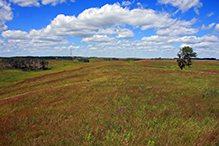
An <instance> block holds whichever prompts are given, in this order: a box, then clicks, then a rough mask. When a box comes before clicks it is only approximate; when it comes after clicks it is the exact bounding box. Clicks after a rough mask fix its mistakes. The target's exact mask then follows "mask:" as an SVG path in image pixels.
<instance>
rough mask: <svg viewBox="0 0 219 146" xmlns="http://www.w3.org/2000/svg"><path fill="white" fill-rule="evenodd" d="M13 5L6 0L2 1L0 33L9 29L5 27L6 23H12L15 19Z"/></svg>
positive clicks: (0, 2)
mask: <svg viewBox="0 0 219 146" xmlns="http://www.w3.org/2000/svg"><path fill="white" fill-rule="evenodd" d="M10 6H11V5H10V4H9V3H7V1H5V0H0V31H4V30H6V29H7V28H8V27H7V26H6V25H5V22H6V21H10V20H12V18H13V13H12V10H11V7H10Z"/></svg>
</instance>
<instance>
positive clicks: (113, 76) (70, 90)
mask: <svg viewBox="0 0 219 146" xmlns="http://www.w3.org/2000/svg"><path fill="white" fill-rule="evenodd" d="M49 68H50V69H49V70H45V71H22V70H19V69H3V68H1V69H0V83H1V84H0V145H23V146H34V145H75V146H77V145H78V146H81V145H98V146H99V145H100V146H102V145H103V146H111V145H113V146H118V145H130V146H137V145H139V146H141V145H142V146H143V145H147V146H166V145H169V146H179V145H180V146H190V145H191V146H196V145H197V146H206V145H209V146H214V145H219V61H217V60H207V61H206V60H193V65H192V66H191V67H190V68H188V67H187V68H185V69H184V70H182V71H181V70H180V68H179V67H178V66H177V62H176V60H149V59H145V60H139V61H125V60H114V61H104V60H103V59H102V60H101V59H91V60H90V62H89V63H78V62H74V61H70V60H68V61H66V60H50V61H49ZM87 79H88V80H89V81H87Z"/></svg>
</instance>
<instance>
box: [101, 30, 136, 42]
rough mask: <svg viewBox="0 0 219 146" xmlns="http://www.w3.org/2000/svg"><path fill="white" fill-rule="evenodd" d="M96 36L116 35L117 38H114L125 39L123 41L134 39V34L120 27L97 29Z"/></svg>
mask: <svg viewBox="0 0 219 146" xmlns="http://www.w3.org/2000/svg"><path fill="white" fill-rule="evenodd" d="M97 34H105V35H112V34H118V36H116V37H117V38H125V39H129V38H133V37H134V33H133V32H132V30H130V29H127V28H120V27H117V28H106V29H99V30H98V32H97Z"/></svg>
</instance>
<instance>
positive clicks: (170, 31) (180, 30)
mask: <svg viewBox="0 0 219 146" xmlns="http://www.w3.org/2000/svg"><path fill="white" fill-rule="evenodd" d="M198 31H199V30H198V29H195V28H186V27H170V28H166V29H160V30H158V31H157V32H156V33H157V34H158V35H164V36H165V35H172V36H174V35H175V36H180V35H188V34H189V35H192V34H195V33H197V32H198Z"/></svg>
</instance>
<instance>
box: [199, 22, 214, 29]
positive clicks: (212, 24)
mask: <svg viewBox="0 0 219 146" xmlns="http://www.w3.org/2000/svg"><path fill="white" fill-rule="evenodd" d="M214 25H215V23H211V24H209V25H208V26H205V25H204V24H202V27H201V30H208V29H211V28H212V27H213V26H214Z"/></svg>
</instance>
